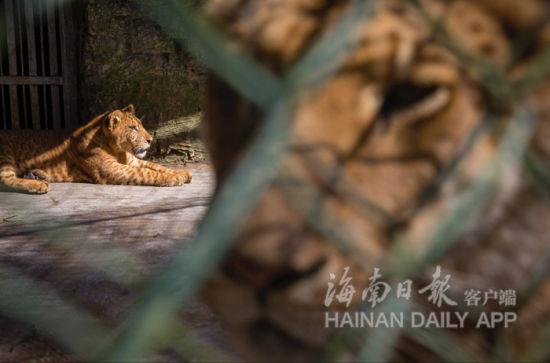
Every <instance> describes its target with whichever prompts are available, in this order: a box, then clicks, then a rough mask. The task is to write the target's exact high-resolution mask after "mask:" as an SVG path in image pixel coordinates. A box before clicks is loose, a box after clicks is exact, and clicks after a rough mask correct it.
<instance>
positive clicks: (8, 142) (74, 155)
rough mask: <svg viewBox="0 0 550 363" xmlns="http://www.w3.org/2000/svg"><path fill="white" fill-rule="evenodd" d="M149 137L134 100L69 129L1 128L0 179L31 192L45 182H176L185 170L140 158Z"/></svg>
mask: <svg viewBox="0 0 550 363" xmlns="http://www.w3.org/2000/svg"><path fill="white" fill-rule="evenodd" d="M151 141H152V137H151V135H150V134H149V133H148V132H147V131H146V130H145V128H144V127H143V125H142V123H141V121H140V120H139V119H138V118H137V117H136V115H135V111H134V106H133V105H129V106H127V107H125V108H123V109H121V110H115V111H112V112H106V113H104V114H102V115H99V116H97V117H96V118H94V119H93V120H92V121H90V122H89V123H88V124H86V125H84V126H82V127H80V128H79V129H78V130H76V131H74V132H72V133H63V132H58V131H56V132H52V131H34V130H14V131H0V184H4V185H6V186H8V187H10V188H13V189H16V190H20V191H25V192H29V193H33V194H43V193H47V192H48V189H49V186H48V182H84V183H97V184H127V185H151V186H178V185H182V184H184V183H189V182H190V181H191V173H190V172H189V171H188V170H174V169H169V168H166V167H164V166H162V165H159V164H155V163H152V162H149V161H144V160H142V159H143V158H144V157H145V155H146V153H147V151H148V149H149V147H150V146H151Z"/></svg>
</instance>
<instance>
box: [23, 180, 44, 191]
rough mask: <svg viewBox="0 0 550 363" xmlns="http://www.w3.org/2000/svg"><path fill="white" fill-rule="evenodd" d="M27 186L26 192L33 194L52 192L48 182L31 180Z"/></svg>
mask: <svg viewBox="0 0 550 363" xmlns="http://www.w3.org/2000/svg"><path fill="white" fill-rule="evenodd" d="M25 186H26V190H27V191H28V192H29V193H32V194H46V193H47V192H48V191H49V190H50V185H49V184H48V183H47V182H44V181H39V180H29V181H28V182H27V183H26V185H25Z"/></svg>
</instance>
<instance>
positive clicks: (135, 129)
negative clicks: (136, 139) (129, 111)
mask: <svg viewBox="0 0 550 363" xmlns="http://www.w3.org/2000/svg"><path fill="white" fill-rule="evenodd" d="M128 127H129V128H130V129H132V130H134V131H137V130H138V127H137V126H134V125H132V126H128Z"/></svg>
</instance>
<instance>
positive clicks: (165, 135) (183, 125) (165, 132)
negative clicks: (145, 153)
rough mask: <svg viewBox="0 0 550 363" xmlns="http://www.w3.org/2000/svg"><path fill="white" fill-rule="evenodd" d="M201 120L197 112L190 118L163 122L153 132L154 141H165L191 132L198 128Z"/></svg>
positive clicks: (200, 115)
mask: <svg viewBox="0 0 550 363" xmlns="http://www.w3.org/2000/svg"><path fill="white" fill-rule="evenodd" d="M201 119H202V114H201V113H200V112H199V113H196V114H194V115H191V116H185V117H180V118H177V119H173V120H169V121H165V122H163V123H161V124H160V125H159V126H157V127H156V128H155V129H154V130H153V133H154V136H155V139H156V140H165V139H170V138H172V137H177V136H179V135H183V134H188V133H190V132H193V131H194V130H196V129H197V127H198V126H199V124H200V122H201Z"/></svg>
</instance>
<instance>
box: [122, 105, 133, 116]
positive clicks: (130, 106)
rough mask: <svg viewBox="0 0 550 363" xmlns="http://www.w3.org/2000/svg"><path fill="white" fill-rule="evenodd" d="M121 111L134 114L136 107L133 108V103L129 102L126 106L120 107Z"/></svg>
mask: <svg viewBox="0 0 550 363" xmlns="http://www.w3.org/2000/svg"><path fill="white" fill-rule="evenodd" d="M122 111H123V112H129V113H131V114H132V115H135V114H136V109H135V108H134V105H132V104H129V105H128V106H126V107H124V108H123V109H122Z"/></svg>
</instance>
